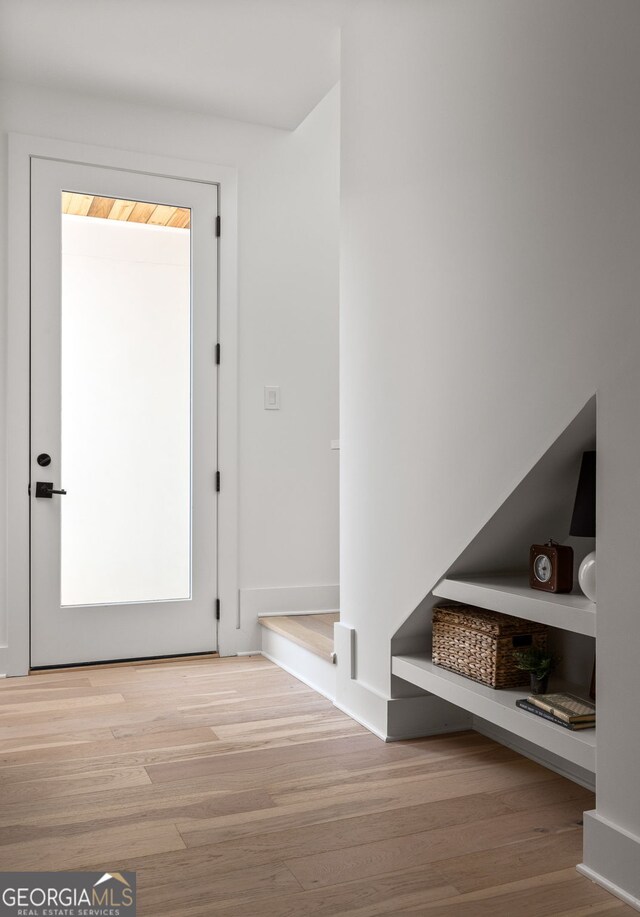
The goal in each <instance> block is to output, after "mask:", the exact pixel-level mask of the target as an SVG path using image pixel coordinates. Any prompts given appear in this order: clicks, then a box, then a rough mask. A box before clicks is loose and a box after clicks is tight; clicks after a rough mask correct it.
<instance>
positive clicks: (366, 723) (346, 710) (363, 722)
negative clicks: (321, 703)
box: [333, 700, 389, 742]
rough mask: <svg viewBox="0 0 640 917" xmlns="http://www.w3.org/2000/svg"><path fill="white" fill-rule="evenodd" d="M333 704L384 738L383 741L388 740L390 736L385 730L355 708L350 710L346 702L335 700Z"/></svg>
mask: <svg viewBox="0 0 640 917" xmlns="http://www.w3.org/2000/svg"><path fill="white" fill-rule="evenodd" d="M333 706H334V707H337V708H338V710H341V711H342V712H343V713H346V715H347V716H350V717H351V719H352V720H355V721H356V723H360V725H361V726H364V728H365V729H368V730H369V732H372V733H373V735H374V736H377V737H378V738H379V739H382V741H383V742H388V741H389V740H388V738H387V736H386V734H385V733H384V732H380V730H379V729H378V728H377V727H376V726H374V725H373V723H370V722H368V721H367V720H366V719H365V718H364V717H362V716H360V715H359V714H357V713H355V712H354V711H353V710H350V709H349V708H348V707H345V706H344V704H339V703H338V701H337V700H334V702H333Z"/></svg>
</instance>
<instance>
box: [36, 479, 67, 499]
mask: <svg viewBox="0 0 640 917" xmlns="http://www.w3.org/2000/svg"><path fill="white" fill-rule="evenodd" d="M54 494H66V490H54V488H53V482H52V481H36V497H45V498H46V499H48V500H50V499H51V498H52V497H53V495H54Z"/></svg>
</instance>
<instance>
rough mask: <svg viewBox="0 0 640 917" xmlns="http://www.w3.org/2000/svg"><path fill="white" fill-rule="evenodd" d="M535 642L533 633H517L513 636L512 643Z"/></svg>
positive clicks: (518, 644)
mask: <svg viewBox="0 0 640 917" xmlns="http://www.w3.org/2000/svg"><path fill="white" fill-rule="evenodd" d="M532 643H533V637H532V636H531V634H516V636H515V637H512V638H511V645H512V646H514V647H516V646H531V644H532Z"/></svg>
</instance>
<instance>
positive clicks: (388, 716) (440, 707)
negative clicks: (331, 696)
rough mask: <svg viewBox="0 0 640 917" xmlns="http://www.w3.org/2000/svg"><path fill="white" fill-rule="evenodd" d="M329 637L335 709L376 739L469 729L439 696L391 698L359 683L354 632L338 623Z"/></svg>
mask: <svg viewBox="0 0 640 917" xmlns="http://www.w3.org/2000/svg"><path fill="white" fill-rule="evenodd" d="M333 634H334V644H335V651H336V655H337V659H338V666H337V669H338V672H337V679H336V699H335V701H334V703H335V706H336V707H338V709H339V710H342V711H343V713H346V714H347V715H348V716H350V717H351V718H352V719H354V720H356V721H357V722H358V723H360V724H361V725H362V726H364V727H365V728H366V729H368V730H369V731H370V732H372V733H373V734H374V735H376V736H378V738H380V739H382V740H383V741H384V742H398V741H401V740H402V739H416V738H421V737H422V736H426V735H436V734H439V733H443V732H458V731H460V730H462V729H469V728H470V725H471V718H470V716H469V714H468V713H466V712H465V711H463V710H461V709H460V708H459V707H454V706H453V704H448V703H447V702H446V701H443V700H441V699H440V698H439V697H434V696H433V695H430V694H421V695H418V696H409V697H395V698H394V697H389V696H388V695H386V694H382V693H380V691H377V690H376V689H375V688H372V687H371V686H370V685H367V684H364V683H363V682H362V681H359V680H358V678H357V666H356V663H355V659H356V652H355V649H356V633H355V631H354V629H353V628H352V627H349V625H348V624H341V623H338V624H334V625H333Z"/></svg>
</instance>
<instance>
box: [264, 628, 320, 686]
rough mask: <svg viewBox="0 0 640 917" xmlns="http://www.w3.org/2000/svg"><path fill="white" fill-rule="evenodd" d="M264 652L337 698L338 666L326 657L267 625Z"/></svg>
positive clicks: (296, 676)
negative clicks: (293, 641)
mask: <svg viewBox="0 0 640 917" xmlns="http://www.w3.org/2000/svg"><path fill="white" fill-rule="evenodd" d="M262 655H263V656H264V657H265V658H266V659H268V660H269V661H270V662H274V663H275V664H276V665H277V666H279V667H280V668H281V669H284V670H285V672H288V673H289V675H293V677H294V678H297V679H298V681H301V682H303V684H305V685H308V686H309V687H310V688H312V689H313V690H314V691H317V693H318V694H322V696H323V697H326V698H328V699H329V700H330V701H332V702H333V701H334V699H335V696H336V690H335V684H336V667H335V666H334V665H332V664H331V663H330V662H328V661H327V660H326V659H323V658H322V657H321V656H316V654H315V653H311V652H310V651H309V650H307V649H305V648H304V647H303V646H298V644H297V643H292V642H291V640H287V638H286V637H283V636H282V635H281V634H277V633H275V632H274V631H272V630H267V629H266V628H265V629H264V630H263V633H262Z"/></svg>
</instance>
